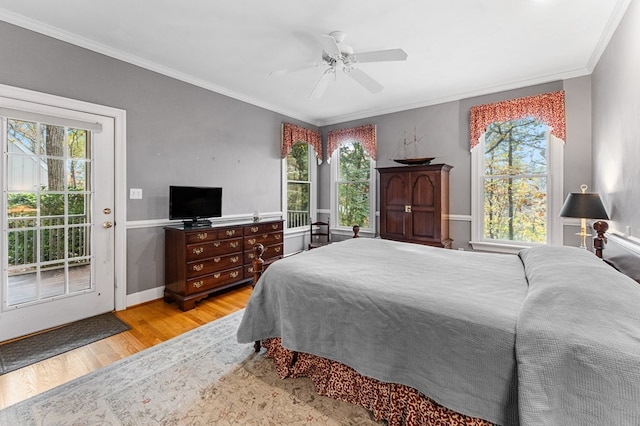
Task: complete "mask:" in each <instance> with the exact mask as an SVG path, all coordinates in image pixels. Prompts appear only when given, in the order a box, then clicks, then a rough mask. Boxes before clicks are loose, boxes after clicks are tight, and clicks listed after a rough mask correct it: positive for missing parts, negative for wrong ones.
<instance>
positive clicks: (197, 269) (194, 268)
mask: <svg viewBox="0 0 640 426" xmlns="http://www.w3.org/2000/svg"><path fill="white" fill-rule="evenodd" d="M203 269H204V265H203V264H202V263H199V264H197V265H193V270H194V271H196V272H200V271H202V270H203Z"/></svg>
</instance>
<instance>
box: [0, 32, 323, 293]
mask: <svg viewBox="0 0 640 426" xmlns="http://www.w3.org/2000/svg"><path fill="white" fill-rule="evenodd" d="M0 40H2V43H0V57H1V58H3V60H2V65H1V66H0V83H1V84H6V85H10V86H15V87H21V88H25V89H30V90H35V91H38V92H44V93H50V94H54V95H59V96H64V97H68V98H72V99H78V100H83V101H87V102H93V103H96V104H101V105H107V106H111V107H115V108H120V109H124V110H126V111H127V153H126V155H127V187H128V188H132V187H133V188H142V189H143V199H142V200H128V202H127V220H128V221H141V220H158V219H168V217H169V216H168V214H169V198H168V187H169V185H171V184H178V185H179V184H182V185H211V186H222V187H223V208H222V213H223V215H237V214H247V215H251V214H252V212H253V211H254V210H258V211H261V212H277V211H280V210H281V209H282V206H281V204H280V199H281V160H280V135H281V130H280V129H281V123H282V122H283V121H288V122H293V123H295V124H299V125H305V126H308V125H307V124H305V123H301V122H299V121H297V120H293V119H291V118H289V117H285V116H282V115H280V114H277V113H274V112H272V111H268V110H265V109H262V108H259V107H256V106H253V105H250V104H247V103H245V102H241V101H238V100H235V99H232V98H229V97H226V96H223V95H220V94H217V93H214V92H211V91H208V90H204V89H202V88H199V87H196V86H193V85H190V84H188V83H184V82H181V81H178V80H175V79H173V78H170V77H166V76H164V75H161V74H158V73H155V72H152V71H148V70H145V69H142V68H140V67H137V66H134V65H130V64H127V63H125V62H122V61H119V60H116V59H113V58H110V57H107V56H104V55H101V54H98V53H95V52H92V51H89V50H86V49H83V48H80V47H77V46H74V45H71V44H68V43H65V42H62V41H59V40H56V39H53V38H50V37H47V36H44V35H41V34H38V33H35V32H32V31H29V30H26V29H23V28H20V27H16V26H13V25H10V24H7V23H4V22H1V21H0ZM311 127H312V128H313V126H311ZM163 241H164V238H163V230H162V227H152V228H134V229H130V230H129V231H128V236H127V248H128V253H127V263H128V265H127V266H128V268H127V269H128V270H127V286H128V288H127V294H133V293H137V292H140V291H143V290H147V289H152V288H155V287H158V286H161V285H163V282H164V279H163V274H164V268H163V262H164V259H163V253H164V251H163Z"/></svg>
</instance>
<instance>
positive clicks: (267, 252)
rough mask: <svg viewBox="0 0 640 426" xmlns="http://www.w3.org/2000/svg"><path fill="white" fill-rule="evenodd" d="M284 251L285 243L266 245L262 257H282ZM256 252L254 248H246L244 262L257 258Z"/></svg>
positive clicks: (265, 258)
mask: <svg viewBox="0 0 640 426" xmlns="http://www.w3.org/2000/svg"><path fill="white" fill-rule="evenodd" d="M283 253H284V245H283V244H275V245H272V246H265V248H264V253H263V254H262V259H264V260H267V259H271V258H273V257H281V256H282V254H283ZM255 257H256V254H255V252H254V251H253V250H245V252H244V263H252V262H253V259H255Z"/></svg>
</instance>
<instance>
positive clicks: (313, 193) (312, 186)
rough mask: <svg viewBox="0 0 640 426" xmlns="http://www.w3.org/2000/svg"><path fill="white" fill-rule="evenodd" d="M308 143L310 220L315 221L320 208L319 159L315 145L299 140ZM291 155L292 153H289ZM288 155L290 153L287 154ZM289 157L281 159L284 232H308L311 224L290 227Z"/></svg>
mask: <svg viewBox="0 0 640 426" xmlns="http://www.w3.org/2000/svg"><path fill="white" fill-rule="evenodd" d="M297 143H302V144H305V145H307V160H308V161H307V164H308V167H309V169H308V170H307V173H308V177H309V180H308V182H309V198H310V199H309V222H310V223H311V222H314V221H315V220H316V219H317V215H318V209H317V199H318V196H317V193H318V188H317V186H318V185H317V176H318V159H317V157H316V152H315V150H314V149H313V146H311V145H310V144H308V143H306V142H297ZM289 155H291V154H289ZM287 157H288V155H287ZM287 157H285V158H283V159H282V160H281V161H282V162H281V165H282V167H281V169H282V197H281V199H282V211H283V212H284V220H285V224H284V232H285V234H295V233H304V232H308V230H309V224H307V225H304V226H297V227H295V228H289V224H288V218H289V206H288V197H287V194H288V186H289V179H288V176H287ZM294 182H305V181H294Z"/></svg>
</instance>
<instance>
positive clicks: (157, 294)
mask: <svg viewBox="0 0 640 426" xmlns="http://www.w3.org/2000/svg"><path fill="white" fill-rule="evenodd" d="M163 297H164V285H163V286H161V287H154V288H150V289H148V290H143V291H139V292H137V293H133V294H129V295H127V308H130V307H131V306H135V305H139V304H141V303H146V302H151V301H152V300H157V299H162V298H163Z"/></svg>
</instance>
